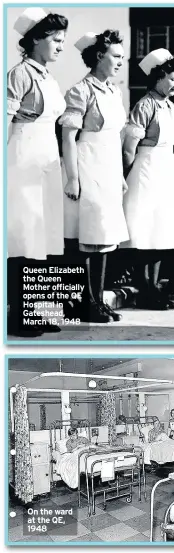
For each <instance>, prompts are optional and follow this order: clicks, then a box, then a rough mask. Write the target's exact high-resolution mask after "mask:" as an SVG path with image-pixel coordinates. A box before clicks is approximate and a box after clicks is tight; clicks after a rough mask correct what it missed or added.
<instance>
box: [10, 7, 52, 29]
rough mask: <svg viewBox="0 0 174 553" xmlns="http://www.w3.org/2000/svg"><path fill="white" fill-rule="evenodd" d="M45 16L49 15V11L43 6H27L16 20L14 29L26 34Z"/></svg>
mask: <svg viewBox="0 0 174 553" xmlns="http://www.w3.org/2000/svg"><path fill="white" fill-rule="evenodd" d="M45 17H47V13H46V12H44V10H43V9H42V8H26V10H24V11H23V12H22V14H21V15H20V16H19V17H18V19H17V20H16V21H15V24H14V29H15V31H17V32H18V33H19V34H20V35H22V36H24V35H26V33H28V31H31V29H32V28H33V27H35V25H37V23H39V22H40V21H42V19H45Z"/></svg>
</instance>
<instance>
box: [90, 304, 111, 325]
mask: <svg viewBox="0 0 174 553" xmlns="http://www.w3.org/2000/svg"><path fill="white" fill-rule="evenodd" d="M89 322H90V323H100V324H102V323H103V324H104V323H109V322H111V317H110V316H109V315H108V314H107V313H106V311H104V310H103V306H101V305H100V303H97V302H96V301H93V300H90V305H89Z"/></svg>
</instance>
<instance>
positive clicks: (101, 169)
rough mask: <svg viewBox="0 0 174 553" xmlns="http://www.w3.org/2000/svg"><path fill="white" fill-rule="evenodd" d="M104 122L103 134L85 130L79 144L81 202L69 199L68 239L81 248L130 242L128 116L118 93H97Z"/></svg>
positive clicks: (66, 211)
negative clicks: (124, 138) (124, 139)
mask: <svg viewBox="0 0 174 553" xmlns="http://www.w3.org/2000/svg"><path fill="white" fill-rule="evenodd" d="M95 95H96V98H97V103H98V106H99V109H100V112H101V114H102V116H103V118H104V125H103V127H102V130H101V131H98V132H94V131H85V129H84V130H82V132H81V134H80V139H79V141H78V143H77V155H78V170H79V180H80V187H81V195H80V199H79V200H78V201H77V202H73V201H72V200H70V199H68V198H67V197H66V195H65V200H64V201H65V237H66V238H78V240H79V243H80V244H84V245H85V244H87V245H100V244H101V245H103V246H104V245H111V244H115V245H116V244H119V243H120V242H121V241H124V240H127V239H128V232H127V226H126V222H125V217H124V213H123V206H122V182H123V178H122V176H123V169H122V152H121V140H120V131H121V129H122V127H123V126H124V123H125V112H124V108H123V105H122V103H121V102H120V100H118V96H117V93H116V92H113V93H111V94H110V97H109V98H108V94H104V93H102V92H101V91H99V90H97V89H95Z"/></svg>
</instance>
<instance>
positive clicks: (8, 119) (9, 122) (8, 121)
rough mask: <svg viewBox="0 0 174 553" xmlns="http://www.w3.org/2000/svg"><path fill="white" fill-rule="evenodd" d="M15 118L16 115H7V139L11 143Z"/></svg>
mask: <svg viewBox="0 0 174 553" xmlns="http://www.w3.org/2000/svg"><path fill="white" fill-rule="evenodd" d="M13 117H14V114H11V113H10V114H9V113H8V114H7V138H8V141H9V138H10V134H11V122H12V119H13Z"/></svg>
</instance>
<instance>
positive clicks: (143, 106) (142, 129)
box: [126, 98, 153, 140]
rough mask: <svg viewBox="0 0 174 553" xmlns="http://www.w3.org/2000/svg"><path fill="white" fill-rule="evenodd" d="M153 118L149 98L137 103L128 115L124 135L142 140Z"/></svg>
mask: <svg viewBox="0 0 174 553" xmlns="http://www.w3.org/2000/svg"><path fill="white" fill-rule="evenodd" d="M152 117H153V106H152V103H151V101H150V99H149V98H145V99H142V100H140V101H139V102H137V104H136V105H135V107H134V108H133V110H132V111H131V113H130V116H129V122H128V124H127V127H126V135H129V136H132V137H134V138H137V139H139V140H142V139H143V138H144V137H145V135H146V130H147V128H148V126H149V124H150V122H151V120H152Z"/></svg>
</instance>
